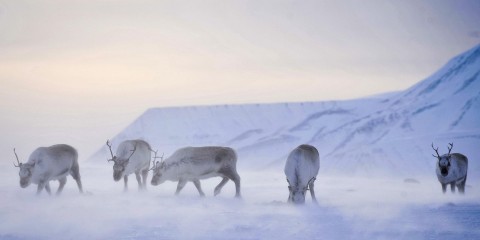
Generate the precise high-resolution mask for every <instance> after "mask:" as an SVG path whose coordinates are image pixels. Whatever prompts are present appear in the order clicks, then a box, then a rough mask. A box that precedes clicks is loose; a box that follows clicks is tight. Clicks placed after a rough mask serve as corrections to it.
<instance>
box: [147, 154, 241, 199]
mask: <svg viewBox="0 0 480 240" xmlns="http://www.w3.org/2000/svg"><path fill="white" fill-rule="evenodd" d="M236 165H237V155H236V153H235V151H234V150H233V149H231V148H228V147H186V148H181V149H179V150H177V151H175V152H174V153H173V155H172V156H170V157H169V158H167V159H166V160H165V161H163V162H160V163H159V162H156V163H155V164H154V166H153V168H152V170H153V174H154V175H153V177H152V185H154V186H157V185H159V184H161V183H163V182H165V181H166V180H169V181H178V185H177V191H176V192H175V194H177V195H178V194H179V193H180V191H181V190H182V188H183V187H184V186H185V184H186V183H187V182H188V181H191V182H193V183H194V184H195V187H196V188H197V190H198V192H199V193H200V196H205V193H203V191H202V188H201V186H200V179H205V178H211V177H222V178H223V179H222V181H221V182H220V183H219V184H218V185H217V187H215V191H214V195H215V196H216V195H218V194H219V193H220V191H221V189H222V187H223V186H224V185H225V184H226V183H227V182H228V180H229V179H230V180H232V181H233V182H234V183H235V188H236V194H235V196H236V197H240V176H239V175H238V173H237V167H236Z"/></svg>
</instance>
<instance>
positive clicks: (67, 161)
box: [19, 144, 83, 194]
mask: <svg viewBox="0 0 480 240" xmlns="http://www.w3.org/2000/svg"><path fill="white" fill-rule="evenodd" d="M19 166H20V172H19V175H20V186H21V187H22V188H26V187H28V186H29V185H30V184H31V183H34V184H37V185H38V186H37V194H40V193H41V191H42V190H43V189H44V188H45V189H46V191H47V192H48V193H49V194H50V193H51V192H50V184H49V182H50V181H52V180H58V181H59V182H60V184H59V187H58V190H57V194H60V193H61V192H62V190H63V187H64V186H65V183H66V182H67V175H68V174H70V175H72V177H73V179H75V181H76V182H77V186H78V190H79V191H80V193H83V189H82V182H81V180H80V170H79V167H78V153H77V150H75V148H73V147H71V146H69V145H65V144H58V145H53V146H50V147H39V148H37V149H36V150H35V151H33V152H32V154H31V155H30V157H29V159H28V162H27V163H23V164H19Z"/></svg>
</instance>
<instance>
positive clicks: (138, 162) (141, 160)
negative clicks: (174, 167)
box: [107, 140, 156, 191]
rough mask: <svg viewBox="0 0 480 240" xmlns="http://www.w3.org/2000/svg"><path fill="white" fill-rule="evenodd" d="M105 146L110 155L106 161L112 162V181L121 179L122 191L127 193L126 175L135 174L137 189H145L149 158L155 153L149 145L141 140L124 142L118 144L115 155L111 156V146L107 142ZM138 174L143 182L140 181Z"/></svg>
mask: <svg viewBox="0 0 480 240" xmlns="http://www.w3.org/2000/svg"><path fill="white" fill-rule="evenodd" d="M107 146H108V149H109V150H110V154H111V155H112V158H111V159H108V161H113V180H115V181H120V179H122V177H123V181H124V184H125V185H124V191H127V190H128V175H130V174H132V173H135V176H136V178H137V182H138V189H139V190H143V189H146V187H147V176H148V169H149V168H150V158H151V157H152V156H151V152H155V151H153V150H152V148H151V147H150V145H149V144H148V143H147V142H145V141H143V140H126V141H123V142H121V143H120V145H119V146H118V148H117V154H116V155H113V152H112V145H111V144H110V142H109V141H107ZM155 153H156V152H155ZM155 156H156V155H155ZM140 174H141V175H142V179H143V182H142V180H141V179H140Z"/></svg>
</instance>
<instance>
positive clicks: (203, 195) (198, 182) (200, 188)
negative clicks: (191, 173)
mask: <svg viewBox="0 0 480 240" xmlns="http://www.w3.org/2000/svg"><path fill="white" fill-rule="evenodd" d="M193 184H194V185H195V187H196V188H197V190H198V193H200V196H202V197H205V193H204V192H203V191H202V186H201V185H200V180H198V179H197V180H195V181H193Z"/></svg>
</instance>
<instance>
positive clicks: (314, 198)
mask: <svg viewBox="0 0 480 240" xmlns="http://www.w3.org/2000/svg"><path fill="white" fill-rule="evenodd" d="M308 187H309V188H310V195H312V201H313V203H316V204H318V202H317V198H316V197H315V189H314V181H312V182H311V183H310V185H308Z"/></svg>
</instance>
